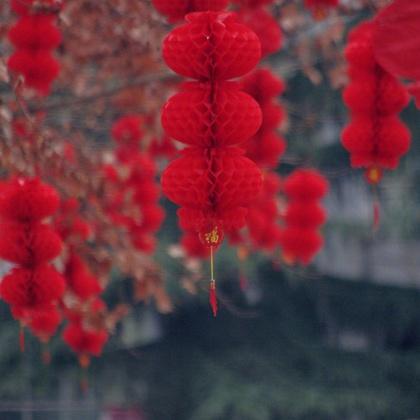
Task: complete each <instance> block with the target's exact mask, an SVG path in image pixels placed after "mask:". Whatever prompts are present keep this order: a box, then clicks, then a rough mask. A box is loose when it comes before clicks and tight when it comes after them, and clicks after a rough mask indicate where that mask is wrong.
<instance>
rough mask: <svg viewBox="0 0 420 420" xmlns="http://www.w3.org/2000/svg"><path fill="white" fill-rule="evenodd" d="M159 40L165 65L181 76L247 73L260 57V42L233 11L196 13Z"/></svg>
mask: <svg viewBox="0 0 420 420" xmlns="http://www.w3.org/2000/svg"><path fill="white" fill-rule="evenodd" d="M186 21H187V24H186V25H183V26H181V27H179V28H176V29H174V30H173V31H172V32H170V33H169V35H168V36H167V37H166V39H165V40H164V42H163V50H162V53H163V58H164V59H165V61H166V64H167V65H168V66H169V67H170V68H171V69H172V70H173V71H175V72H176V73H178V74H181V75H182V76H186V77H191V78H193V79H199V80H213V81H216V80H227V79H232V78H234V77H239V76H242V75H244V74H245V73H248V72H249V71H250V70H252V69H253V68H254V67H255V65H256V64H257V63H258V61H259V60H260V57H261V45H260V41H259V39H258V37H257V35H255V33H254V32H252V31H251V30H250V29H249V28H247V27H246V26H245V25H242V24H240V23H238V19H237V17H236V16H235V15H234V14H233V13H216V12H197V13H190V14H189V15H187V17H186Z"/></svg>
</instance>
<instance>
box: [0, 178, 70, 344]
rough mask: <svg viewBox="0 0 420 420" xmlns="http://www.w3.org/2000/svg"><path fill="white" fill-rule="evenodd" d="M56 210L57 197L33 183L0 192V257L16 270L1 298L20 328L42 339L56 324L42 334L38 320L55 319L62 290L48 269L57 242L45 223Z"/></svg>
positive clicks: (0, 288) (0, 289)
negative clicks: (24, 328) (30, 329)
mask: <svg viewBox="0 0 420 420" xmlns="http://www.w3.org/2000/svg"><path fill="white" fill-rule="evenodd" d="M58 206H59V197H58V194H57V192H56V191H55V190H54V189H53V188H52V187H50V186H48V185H46V184H43V183H42V182H41V181H40V180H39V179H38V178H33V179H30V178H14V179H11V180H10V181H8V182H6V183H5V184H3V185H2V186H1V188H0V217H1V225H0V257H1V258H2V259H4V260H6V261H9V262H11V263H13V264H15V267H13V268H12V269H11V270H10V272H9V273H8V274H7V275H6V276H4V277H3V279H2V281H1V284H0V294H1V297H2V299H3V300H4V301H5V302H7V303H8V304H9V305H11V307H12V313H13V315H14V316H15V317H16V318H17V319H19V320H20V322H21V325H22V326H29V327H30V328H32V329H33V330H34V332H35V334H38V333H40V334H43V333H45V334H46V336H47V337H48V336H49V335H50V334H51V331H52V330H54V326H55V327H56V326H57V323H56V322H55V321H54V322H52V323H51V325H50V326H49V327H48V328H47V330H46V331H42V330H43V329H42V328H41V326H40V322H42V321H41V319H43V318H45V316H46V314H47V316H51V317H53V318H54V319H58V318H59V315H58V314H57V310H56V306H57V303H58V300H59V299H60V298H61V296H62V295H63V293H64V288H65V283H64V279H63V277H62V276H61V274H60V273H59V272H58V271H57V270H56V269H55V267H54V266H53V265H52V264H51V261H52V260H53V259H55V258H56V257H57V256H58V255H59V254H60V252H61V249H62V241H61V239H60V237H59V236H58V235H57V234H56V233H55V231H54V229H53V228H52V227H51V226H50V225H49V224H47V223H45V222H44V219H45V218H47V217H49V216H51V215H53V214H54V213H55V212H56V210H57V208H58ZM48 314H49V315H48Z"/></svg>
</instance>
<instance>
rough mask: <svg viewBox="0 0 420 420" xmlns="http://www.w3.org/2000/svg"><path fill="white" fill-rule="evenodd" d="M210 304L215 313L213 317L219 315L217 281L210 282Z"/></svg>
mask: <svg viewBox="0 0 420 420" xmlns="http://www.w3.org/2000/svg"><path fill="white" fill-rule="evenodd" d="M209 302H210V306H211V309H212V311H213V316H216V315H217V296H216V281H215V280H213V279H212V280H210V290H209Z"/></svg>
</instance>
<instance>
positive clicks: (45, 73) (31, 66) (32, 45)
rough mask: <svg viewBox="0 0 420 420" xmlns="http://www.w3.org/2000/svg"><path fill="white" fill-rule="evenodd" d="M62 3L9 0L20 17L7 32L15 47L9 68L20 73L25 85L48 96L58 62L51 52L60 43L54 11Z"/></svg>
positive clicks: (57, 9) (55, 11) (57, 70)
mask: <svg viewBox="0 0 420 420" xmlns="http://www.w3.org/2000/svg"><path fill="white" fill-rule="evenodd" d="M60 7H61V2H58V1H54V0H37V1H35V0H12V1H11V8H12V10H13V11H14V12H15V13H17V14H18V15H19V19H18V21H17V22H16V24H15V25H14V26H12V27H11V29H10V31H9V40H10V42H11V43H12V44H13V46H14V47H15V51H14V53H13V54H12V55H11V56H10V57H9V60H8V67H9V69H10V70H11V71H12V72H13V73H16V74H18V75H22V76H23V79H24V85H25V86H27V87H29V88H32V89H35V90H36V91H37V92H38V93H39V94H40V95H47V94H48V92H49V91H50V86H51V83H52V82H53V81H54V80H55V79H56V78H57V76H58V74H59V71H60V65H59V62H58V61H57V60H56V59H55V58H54V55H53V51H54V50H55V49H56V48H57V47H58V46H59V45H60V43H61V33H60V31H59V29H58V28H57V26H56V13H57V12H58V11H59V10H60Z"/></svg>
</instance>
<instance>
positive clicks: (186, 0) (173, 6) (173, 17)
mask: <svg viewBox="0 0 420 420" xmlns="http://www.w3.org/2000/svg"><path fill="white" fill-rule="evenodd" d="M152 3H153V6H154V7H155V8H156V10H157V11H158V12H159V13H161V14H162V15H164V16H166V18H167V19H168V21H169V22H178V21H180V20H182V19H184V16H185V15H186V14H188V13H191V12H205V11H208V10H211V11H215V12H217V11H219V10H223V9H225V7H226V6H227V5H228V3H229V0H152Z"/></svg>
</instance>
